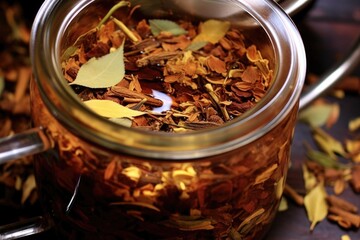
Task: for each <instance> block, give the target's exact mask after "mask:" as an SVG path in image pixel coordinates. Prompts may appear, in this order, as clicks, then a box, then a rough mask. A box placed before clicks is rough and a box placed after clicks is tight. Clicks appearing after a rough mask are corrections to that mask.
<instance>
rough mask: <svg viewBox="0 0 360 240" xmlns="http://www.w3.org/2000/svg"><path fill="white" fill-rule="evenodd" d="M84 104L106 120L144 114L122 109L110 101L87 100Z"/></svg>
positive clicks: (125, 108) (122, 107)
mask: <svg viewBox="0 0 360 240" xmlns="http://www.w3.org/2000/svg"><path fill="white" fill-rule="evenodd" d="M84 104H85V105H86V106H87V107H88V108H90V109H91V110H92V111H94V112H95V113H97V114H99V115H100V116H103V117H106V118H130V119H131V118H133V117H137V116H141V115H144V114H146V113H145V112H140V111H136V110H132V109H130V108H127V107H124V106H122V105H120V104H118V103H116V102H114V101H111V100H98V99H93V100H88V101H84Z"/></svg>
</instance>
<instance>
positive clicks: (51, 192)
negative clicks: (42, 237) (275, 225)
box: [35, 111, 296, 240]
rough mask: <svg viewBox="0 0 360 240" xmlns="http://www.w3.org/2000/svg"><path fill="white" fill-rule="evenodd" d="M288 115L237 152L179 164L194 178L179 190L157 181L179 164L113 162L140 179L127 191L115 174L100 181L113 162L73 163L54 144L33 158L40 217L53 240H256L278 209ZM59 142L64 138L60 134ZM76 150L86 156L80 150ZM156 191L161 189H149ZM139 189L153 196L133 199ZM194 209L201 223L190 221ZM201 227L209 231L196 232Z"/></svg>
mask: <svg viewBox="0 0 360 240" xmlns="http://www.w3.org/2000/svg"><path fill="white" fill-rule="evenodd" d="M295 113H296V112H295V111H294V112H293V114H291V115H290V116H289V117H288V118H286V119H285V120H284V121H283V122H282V123H281V124H280V125H279V126H277V127H276V128H274V129H273V130H272V131H271V132H270V133H268V134H267V135H265V136H263V137H262V138H261V139H259V140H258V141H256V142H254V143H253V144H250V145H247V146H246V147H245V148H242V149H239V150H237V151H234V152H231V153H226V154H223V155H222V156H214V157H212V158H208V159H202V160H194V161H191V162H190V163H184V164H186V166H192V167H193V169H195V170H196V177H194V178H192V179H191V180H189V181H190V182H186V181H185V180H184V182H185V183H186V184H187V185H186V186H187V188H186V189H183V188H181V186H179V185H177V184H176V183H174V182H167V181H165V180H164V179H163V178H161V177H159V176H160V175H161V174H164V172H166V171H167V172H169V173H171V172H172V173H175V172H176V171H179V170H178V169H179V168H182V169H185V168H184V166H185V165H184V164H183V166H181V164H180V165H179V164H173V163H171V162H167V163H159V162H156V161H155V162H151V161H150V162H149V161H148V160H146V159H140V160H139V159H132V158H129V157H127V156H121V155H117V156H116V159H118V160H121V161H120V165H121V166H122V167H123V168H124V167H128V166H137V167H138V168H139V169H141V171H142V174H143V175H142V177H141V178H140V180H139V181H138V182H136V183H134V182H132V181H129V179H128V178H125V177H124V175H123V174H122V173H121V170H118V171H117V172H114V174H113V176H112V177H111V178H109V179H104V171H105V169H106V168H107V166H108V163H109V162H110V161H109V159H113V158H114V155H111V154H109V155H108V157H106V156H105V155H103V156H100V155H99V154H97V152H98V151H97V150H96V149H95V150H94V151H93V152H92V154H93V155H92V156H91V157H89V156H86V155H85V154H84V153H82V154H83V155H81V158H79V151H80V148H79V146H80V145H76V146H75V145H74V146H71V145H69V144H68V143H65V142H64V139H62V140H60V139H59V144H65V145H64V146H62V145H60V146H58V149H55V150H52V151H50V152H47V153H44V154H41V155H38V156H36V161H35V170H36V176H37V182H38V188H39V193H40V198H41V200H42V202H43V205H44V210H45V212H46V213H48V214H49V215H50V217H51V218H52V219H53V221H54V224H55V226H56V231H57V233H58V234H59V239H85V240H86V239H89V240H91V239H107V240H108V239H109V240H110V239H237V237H241V239H261V236H263V235H264V234H265V233H266V231H267V229H268V227H269V226H270V224H271V222H272V220H273V218H274V216H275V214H276V212H277V207H278V205H279V202H280V195H279V192H280V194H281V192H282V190H283V189H282V188H283V184H284V181H285V179H286V172H287V168H288V162H289V155H290V150H289V149H290V144H291V138H292V129H293V124H294V121H295ZM61 129H62V127H61V126H58V130H61ZM61 136H68V135H67V134H66V133H65V132H62V134H61ZM65 146H66V148H65ZM83 147H84V149H85V148H88V149H89V148H90V149H93V148H92V147H89V146H88V145H86V143H85V142H84V145H83ZM94 156H96V157H97V159H94ZM79 159H81V160H82V162H80V161H79ZM150 165H151V168H148V166H150ZM149 169H151V170H149ZM209 172H211V174H210V175H209V174H208V173H209ZM215 176H216V177H215ZM157 184H164V185H166V187H165V188H164V190H161V191H157V190H155V189H154V188H151V187H150V188H149V186H156V185H157ZM141 188H143V189H149V190H150V192H151V191H152V193H156V196H153V197H149V196H150V195H149V194H145V191H144V192H142V193H140V194H139V193H138V194H137V195H138V197H136V198H134V197H133V196H135V195H136V191H137V190H138V189H141ZM127 192H128V193H130V195H127ZM184 193H186V195H187V196H185V195H184ZM184 196H185V197H184ZM150 199H152V200H153V202H151V201H150ZM149 206H152V207H149ZM194 209H197V210H199V211H200V212H201V217H196V214H193V213H192V211H193V210H194ZM207 221H208V222H209V221H210V222H209V225H210V226H211V228H209V229H207V227H204V225H202V224H204V222H207Z"/></svg>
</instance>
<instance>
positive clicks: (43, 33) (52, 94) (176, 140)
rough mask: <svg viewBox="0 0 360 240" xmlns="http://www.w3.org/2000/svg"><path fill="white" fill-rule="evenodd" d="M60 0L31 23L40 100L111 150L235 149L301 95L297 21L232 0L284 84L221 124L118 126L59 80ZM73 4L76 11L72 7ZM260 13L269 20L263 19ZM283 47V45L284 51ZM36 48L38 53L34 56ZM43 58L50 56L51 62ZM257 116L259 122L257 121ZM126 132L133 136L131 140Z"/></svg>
mask: <svg viewBox="0 0 360 240" xmlns="http://www.w3.org/2000/svg"><path fill="white" fill-rule="evenodd" d="M63 2H64V1H56V2H52V1H51V0H48V1H45V2H44V4H43V7H42V8H41V9H40V11H39V14H38V15H37V17H36V19H35V21H34V28H33V31H32V42H31V45H30V46H31V59H32V61H33V63H34V64H35V66H37V67H34V74H35V79H36V82H37V85H38V87H39V89H40V92H41V94H42V98H43V100H44V102H45V104H46V105H47V107H48V108H49V110H50V111H51V113H52V114H53V115H54V116H55V117H56V118H57V119H58V120H59V121H60V122H61V123H63V124H64V125H65V126H66V127H67V128H69V129H70V130H71V131H72V132H74V133H75V134H76V135H78V136H81V137H82V138H84V139H88V140H89V141H90V142H94V143H96V144H97V145H100V146H103V147H105V148H108V149H110V150H114V151H122V152H126V153H130V154H134V155H140V156H146V157H156V158H164V159H167V158H170V159H173V158H181V159H187V158H194V157H206V156H209V155H214V154H219V153H221V152H225V151H230V150H233V149H235V148H237V147H240V146H243V145H246V144H247V143H249V142H251V141H253V140H255V139H257V138H259V137H261V136H262V135H264V134H265V133H266V132H268V131H270V130H271V128H273V127H274V126H276V124H277V123H278V122H280V121H281V120H282V119H283V118H284V117H285V116H286V114H287V113H288V112H289V111H290V110H291V108H292V107H294V106H295V104H296V103H297V101H298V99H299V96H300V91H301V88H302V85H303V81H304V78H305V72H306V61H305V51H304V47H303V44H302V41H301V37H300V35H299V33H298V32H297V30H296V27H295V25H294V24H293V23H292V21H291V20H290V18H289V17H288V16H287V15H286V14H285V13H284V12H283V11H282V10H281V9H280V8H278V7H276V6H275V4H272V3H271V2H268V1H264V0H252V1H238V0H232V1H229V2H232V3H233V4H236V5H239V6H241V7H242V8H243V9H245V10H246V11H247V12H248V13H250V15H252V16H254V17H255V18H257V19H258V21H259V23H260V24H261V25H262V27H263V28H264V29H265V31H266V32H267V33H268V35H269V36H270V39H271V41H272V43H273V46H274V48H275V53H276V54H277V59H278V60H277V62H278V63H279V67H278V69H277V71H276V72H277V76H276V77H277V78H282V77H285V78H286V81H285V83H287V84H284V85H283V86H282V88H280V89H279V91H278V92H277V94H275V95H274V94H271V95H270V94H268V95H267V96H266V97H265V99H264V100H263V101H261V102H260V103H259V104H258V105H257V106H256V107H255V108H254V109H252V110H251V111H250V112H248V113H247V114H245V115H244V117H241V118H239V119H237V120H233V121H232V122H229V123H227V124H224V125H223V126H222V127H221V128H214V129H209V130H206V131H197V132H193V133H187V134H163V133H158V132H144V131H140V130H135V129H131V128H126V127H121V126H120V127H119V126H118V125H115V124H113V123H111V122H109V121H106V120H104V119H102V118H101V117H99V116H97V115H96V114H94V113H92V112H90V111H89V110H87V109H86V108H85V107H84V106H83V105H82V104H81V102H80V101H79V100H78V99H76V96H75V94H73V93H71V91H70V88H69V87H67V86H65V83H64V82H62V79H63V77H62V75H61V74H59V73H61V71H59V66H60V65H59V64H58V61H59V60H58V59H59V55H60V53H59V50H56V51H55V50H54V49H55V47H56V44H58V42H56V41H58V40H54V39H53V36H50V35H49V33H51V29H49V28H53V26H51V25H50V24H49V20H50V22H52V21H54V18H55V17H56V13H57V12H59V11H60V5H61V4H62V3H63ZM85 2H86V1H80V2H79V3H78V4H77V5H76V7H77V8H79V6H80V8H79V9H81V8H82V7H85V6H87V4H89V3H92V2H94V1H87V2H86V3H85ZM67 4H70V3H67ZM71 4H72V3H71ZM71 7H72V9H74V6H71ZM253 8H255V9H261V11H260V10H259V12H257V13H256V12H254V11H253V10H252V9H253ZM52 13H55V14H52ZM264 13H266V16H268V17H269V19H265V18H264V15H263V14H264ZM272 18H273V19H275V20H276V21H277V23H280V24H281V28H280V27H279V26H276V25H275V26H274V25H272V24H274V23H273V22H271V21H275V20H272ZM50 26H51V27H50ZM62 27H63V26H62ZM275 30H276V31H275ZM273 31H275V33H276V34H275V36H274V35H273V34H270V33H272V32H273ZM280 33H281V34H282V35H283V36H284V37H285V38H284V39H280V38H279V36H278V35H277V34H280ZM284 47H285V48H286V50H285V51H284V49H283V48H284ZM49 50H50V51H49ZM39 52H41V54H38V53H39ZM54 53H55V54H54ZM284 54H285V56H284ZM286 57H289V58H290V61H291V66H290V67H288V69H284V68H285V67H284V66H283V65H281V63H286V61H285V59H286ZM45 59H51V61H46V60H45ZM40 66H41V67H40ZM289 73H290V74H289ZM48 79H51V80H50V81H49V80H48ZM270 91H271V90H270ZM286 91H291V92H292V94H290V96H288V95H289V94H284V92H286ZM270 98H271V99H270ZM276 98H277V99H276ZM275 99H276V100H275ZM278 99H280V100H281V101H279V100H278ZM273 104H279V109H282V110H281V111H279V112H277V113H276V112H272V113H269V111H267V108H268V107H269V106H270V105H273ZM260 115H261V116H260ZM268 116H272V117H271V119H272V120H271V121H267V120H266V119H268ZM260 118H262V119H263V121H259V120H260ZM89 119H91V121H89ZM254 122H256V123H254ZM130 134H131V136H132V138H129V136H130ZM119 143H122V144H119ZM174 153H181V154H174Z"/></svg>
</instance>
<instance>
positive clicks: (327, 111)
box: [298, 104, 333, 127]
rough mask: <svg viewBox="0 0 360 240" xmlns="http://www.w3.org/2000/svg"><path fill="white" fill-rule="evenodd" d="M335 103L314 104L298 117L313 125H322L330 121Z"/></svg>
mask: <svg viewBox="0 0 360 240" xmlns="http://www.w3.org/2000/svg"><path fill="white" fill-rule="evenodd" d="M332 110H333V105H331V104H322V105H312V106H310V107H308V108H306V109H304V110H303V111H301V112H300V113H299V117H298V119H299V120H300V121H302V122H305V123H307V124H309V125H310V126H313V127H321V126H323V125H325V123H326V122H327V121H328V119H329V117H330V115H331V112H332Z"/></svg>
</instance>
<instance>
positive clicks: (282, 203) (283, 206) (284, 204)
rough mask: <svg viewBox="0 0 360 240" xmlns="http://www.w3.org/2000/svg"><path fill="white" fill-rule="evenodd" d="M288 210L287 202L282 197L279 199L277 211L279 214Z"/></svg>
mask: <svg viewBox="0 0 360 240" xmlns="http://www.w3.org/2000/svg"><path fill="white" fill-rule="evenodd" d="M288 209H289V205H288V202H287V200H286V198H284V197H282V198H281V201H280V205H279V209H278V211H279V212H283V211H286V210H288Z"/></svg>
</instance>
